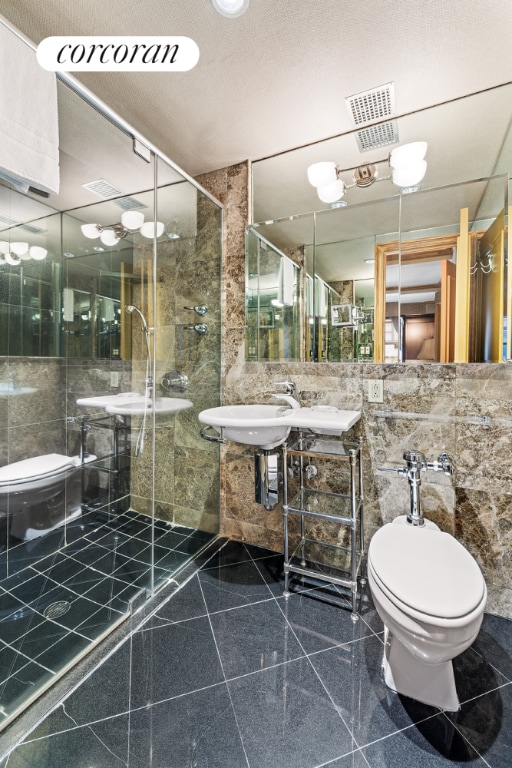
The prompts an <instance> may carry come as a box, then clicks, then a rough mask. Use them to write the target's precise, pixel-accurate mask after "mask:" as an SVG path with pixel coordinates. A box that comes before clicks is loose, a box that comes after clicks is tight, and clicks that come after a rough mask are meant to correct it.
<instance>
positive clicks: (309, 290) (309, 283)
mask: <svg viewBox="0 0 512 768" xmlns="http://www.w3.org/2000/svg"><path fill="white" fill-rule="evenodd" d="M306 316H307V317H313V278H312V277H311V275H306Z"/></svg>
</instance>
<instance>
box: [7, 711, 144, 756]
mask: <svg viewBox="0 0 512 768" xmlns="http://www.w3.org/2000/svg"><path fill="white" fill-rule="evenodd" d="M128 724H129V719H128V716H127V715H124V716H122V717H119V718H113V719H110V720H103V721H101V722H99V723H95V724H94V725H90V726H82V727H81V728H74V729H72V730H66V731H64V732H62V733H57V734H55V735H53V736H48V737H46V738H42V739H35V740H31V741H27V742H26V743H24V744H22V745H21V746H19V747H18V748H17V749H16V750H14V752H13V753H12V754H11V755H10V757H9V759H8V762H7V765H8V768H36V766H37V768H70V766H71V765H72V766H73V768H91V766H98V767H101V768H127V765H128V760H127V757H128V733H129V729H128Z"/></svg>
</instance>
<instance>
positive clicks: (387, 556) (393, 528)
mask: <svg viewBox="0 0 512 768" xmlns="http://www.w3.org/2000/svg"><path fill="white" fill-rule="evenodd" d="M368 567H369V569H370V570H371V572H372V576H373V577H374V579H375V581H376V582H377V583H378V585H379V587H380V588H381V589H382V591H383V592H384V594H385V595H386V596H387V597H388V599H389V600H391V602H392V603H394V604H395V605H396V607H397V608H398V609H400V610H402V611H403V612H404V613H406V614H409V615H410V616H411V617H414V618H417V619H418V620H420V621H424V622H426V623H434V620H435V622H439V623H441V624H457V623H458V622H459V621H461V622H464V621H466V620H467V619H468V617H469V615H470V614H471V613H473V612H474V611H479V610H481V604H482V601H485V600H486V597H487V590H486V587H485V581H484V578H483V576H482V573H481V571H480V568H479V567H478V564H477V563H476V561H475V560H474V558H473V557H472V556H471V555H470V554H469V552H468V551H467V550H466V549H465V548H464V547H463V546H462V544H460V543H459V542H458V541H457V540H456V539H455V538H454V537H453V536H450V534H448V533H443V532H441V531H436V530H431V529H426V528H420V527H418V526H412V525H384V526H383V527H382V528H380V529H379V530H378V531H377V532H376V533H375V534H374V536H373V537H372V540H371V542H370V546H369V551H368Z"/></svg>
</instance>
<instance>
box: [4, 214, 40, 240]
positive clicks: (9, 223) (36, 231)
mask: <svg viewBox="0 0 512 768" xmlns="http://www.w3.org/2000/svg"><path fill="white" fill-rule="evenodd" d="M12 227H18V228H19V229H22V230H23V231H24V232H30V234H31V235H40V234H42V233H43V232H48V230H47V229H44V228H43V227H36V226H35V225H34V224H22V223H21V222H20V221H16V219H11V217H10V216H5V215H4V214H3V213H0V229H11V228H12Z"/></svg>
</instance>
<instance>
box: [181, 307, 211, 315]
mask: <svg viewBox="0 0 512 768" xmlns="http://www.w3.org/2000/svg"><path fill="white" fill-rule="evenodd" d="M183 309H191V310H192V311H193V312H195V313H196V314H197V315H201V317H204V316H205V315H206V313H207V312H208V307H207V306H206V304H196V305H195V306H194V307H183Z"/></svg>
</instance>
